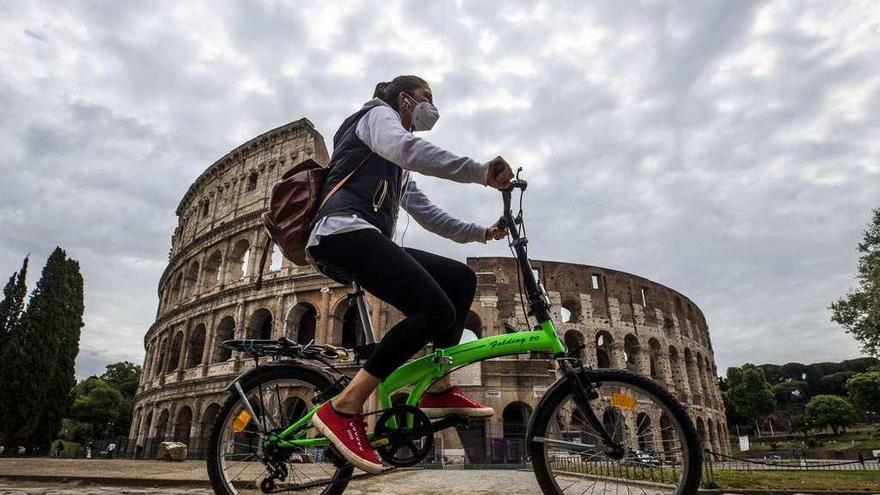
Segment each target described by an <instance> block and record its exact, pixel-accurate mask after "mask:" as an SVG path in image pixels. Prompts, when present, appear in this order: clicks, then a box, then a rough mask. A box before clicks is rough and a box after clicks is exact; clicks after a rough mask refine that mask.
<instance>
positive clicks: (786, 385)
mask: <svg viewBox="0 0 880 495" xmlns="http://www.w3.org/2000/svg"><path fill="white" fill-rule="evenodd" d="M809 389H810V386H809V384H808V383H807V382H802V381H796V380H790V381H787V382H782V383H778V384H776V385H773V396H774V397H776V404H777V405H778V406H779V407H781V408H783V409H787V410H795V409H797V410H800V409H802V408H803V407H804V404H806V403H807V400H808V399H809V397H808V395H809Z"/></svg>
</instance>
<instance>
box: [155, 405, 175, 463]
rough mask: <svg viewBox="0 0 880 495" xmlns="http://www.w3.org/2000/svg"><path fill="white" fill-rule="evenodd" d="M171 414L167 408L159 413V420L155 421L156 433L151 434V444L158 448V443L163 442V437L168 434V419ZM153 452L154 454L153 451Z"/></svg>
mask: <svg viewBox="0 0 880 495" xmlns="http://www.w3.org/2000/svg"><path fill="white" fill-rule="evenodd" d="M170 415H171V413H170V412H169V411H168V408H165V409H163V410H162V412H161V413H159V420H158V421H156V432H155V433H154V434H153V443H154V444H155V445H156V446H158V445H159V444H160V443H162V442H164V441H165V437H166V435H167V433H168V417H169V416H170ZM153 452H156V451H155V449H154V450H153Z"/></svg>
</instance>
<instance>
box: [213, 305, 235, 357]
mask: <svg viewBox="0 0 880 495" xmlns="http://www.w3.org/2000/svg"><path fill="white" fill-rule="evenodd" d="M234 338H235V320H234V319H233V318H232V317H231V316H225V317H223V319H222V320H220V324H219V325H217V334H216V336H215V337H214V359H213V362H215V363H220V362H223V361H228V360H229V359H230V358H231V357H232V350H231V349H229V348H227V347H223V342H224V341H227V340H232V339H234Z"/></svg>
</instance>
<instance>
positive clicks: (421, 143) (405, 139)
mask: <svg viewBox="0 0 880 495" xmlns="http://www.w3.org/2000/svg"><path fill="white" fill-rule="evenodd" d="M355 133H356V134H357V137H358V138H359V139H360V140H361V141H363V142H364V144H366V145H367V146H369V147H370V149H371V150H373V152H374V153H376V154H377V155H379V156H381V157H382V158H384V159H386V160H388V161H390V162H392V163H394V164H396V165H398V166H399V167H401V168H404V169H407V170H413V171H416V172H419V173H422V174H425V175H431V176H434V177H440V178H443V179H449V180H452V181H455V182H471V183H475V184H482V185H484V186H485V185H486V181H487V175H488V172H489V165H488V164H487V163H480V162H477V161H475V160H472V159H470V158H468V157H465V156H461V157H460V156H457V155H455V154H453V153H450V152H449V151H446V150H444V149H443V148H440V147H438V146H435V145H433V144H431V143H429V142H428V141H426V140H424V139H422V138H420V137H416V136H413V135H412V133H410V132H407V131H406V130H405V129H404V128H403V126H402V125H401V124H400V116H398V115H397V112H395V111H394V110H392V109H391V107H389V106H387V105H384V104H382V105H378V106H376V107H375V108H373V109H372V110H370V111H369V112H367V114H366V115H364V116H363V117H362V118H361V120H360V121H359V122H358V125H357V128H356V129H355Z"/></svg>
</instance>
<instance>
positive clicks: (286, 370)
mask: <svg viewBox="0 0 880 495" xmlns="http://www.w3.org/2000/svg"><path fill="white" fill-rule="evenodd" d="M278 379H294V380H299V381H301V382H304V383H307V384H309V385H311V386H312V387H314V388H315V389H316V390H325V389H327V388H329V387H330V386H331V385H332V382H331V381H330V380H329V379H328V377H327V376H326V375H324V374H322V373H320V372H318V371H315V370H312V369H310V368H308V367H304V366H303V367H300V366H283V367H267V368H266V369H265V370H264V371H260V372H257V373H255V374H253V375H250V376H247V377H244V378H243V379H242V381H241V382H240V383H241V387H242V390H244V393H245V395H249V392H250V391H251V390H253V389H255V388H256V387H257V386H258V385H260V384H261V383H266V382H270V381H272V380H278ZM240 404H241V400H240V398H239V396H238V394H237V393H234V392H233V393H230V394H229V397H228V398H227V399H226V401H225V402H224V403H223V406H222V407H220V410H219V411H218V412H217V416H216V418H215V419H214V425H213V426H212V428H211V437H210V438H211V440H210V445H209V446H208V459H207V463H208V477H209V478H210V480H211V487H212V488H213V489H214V493H217V494H219V495H239V493H240V492H239V491H238V490H235V489H233V488H232V487H230V486H229V485H228V484H227V482H226V480H225V477H224V475H223V467H222V465H221V459H220V456H221V450H222V448H221V445H220V443H221V434H222V430H223V425H224V424H226V422H227V420H228V419H229V415H230V414H232V413H233V412H235V411H237V410H240ZM237 406H238V407H237ZM353 471H354V466H352V465H351V464H349V463H345V464H344V465H343V466H342V467H337V468H336V471H335V472H334V475H333V477H332V479H331V480H330V482H329V483H328V484H327V485H326V486H325V488H324V490H323V491H321V492H320V493H321V495H340V494H342V493H343V492H344V491H345V488H346V487H347V486H348V482H349V480H350V478H351V476H352V473H353Z"/></svg>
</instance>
